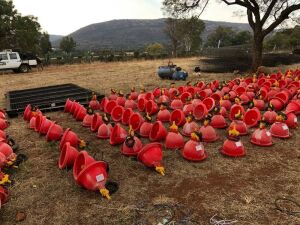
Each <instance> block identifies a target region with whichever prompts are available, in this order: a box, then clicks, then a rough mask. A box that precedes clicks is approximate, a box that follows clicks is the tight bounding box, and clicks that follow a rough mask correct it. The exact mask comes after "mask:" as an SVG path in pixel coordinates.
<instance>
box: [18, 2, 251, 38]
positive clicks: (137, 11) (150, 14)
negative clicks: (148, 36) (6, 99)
mask: <svg viewBox="0 0 300 225" xmlns="http://www.w3.org/2000/svg"><path fill="white" fill-rule="evenodd" d="M13 2H14V4H15V6H16V9H17V10H18V11H19V12H20V13H22V14H24V15H28V14H30V15H34V16H36V17H38V20H39V22H40V24H41V25H42V28H43V29H44V30H46V31H48V33H50V34H62V35H66V34H69V33H71V32H73V31H75V30H77V29H79V28H81V27H84V26H86V25H89V24H91V23H98V22H103V21H108V20H112V19H155V18H161V17H163V15H162V12H161V2H162V0H84V1H78V0H14V1H13ZM233 11H234V8H232V7H227V6H225V7H224V5H220V4H216V3H212V4H211V5H209V7H208V8H207V10H206V11H205V13H204V14H203V15H202V16H201V18H202V19H209V20H222V21H231V22H240V21H241V19H240V18H235V17H233V16H232V15H233ZM244 22H246V21H245V20H244Z"/></svg>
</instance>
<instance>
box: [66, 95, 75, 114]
mask: <svg viewBox="0 0 300 225" xmlns="http://www.w3.org/2000/svg"><path fill="white" fill-rule="evenodd" d="M72 105H73V101H71V100H70V99H69V98H68V99H67V101H66V103H65V107H64V112H66V113H68V112H70V111H71V108H72Z"/></svg>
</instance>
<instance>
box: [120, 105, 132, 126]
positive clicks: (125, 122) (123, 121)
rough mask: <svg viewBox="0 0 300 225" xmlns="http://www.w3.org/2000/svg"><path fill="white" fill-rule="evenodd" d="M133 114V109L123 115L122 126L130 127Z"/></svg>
mask: <svg viewBox="0 0 300 225" xmlns="http://www.w3.org/2000/svg"><path fill="white" fill-rule="evenodd" d="M132 114H133V110H132V109H131V108H128V109H126V110H125V111H124V113H123V115H122V124H124V125H128V123H129V119H130V116H131V115H132Z"/></svg>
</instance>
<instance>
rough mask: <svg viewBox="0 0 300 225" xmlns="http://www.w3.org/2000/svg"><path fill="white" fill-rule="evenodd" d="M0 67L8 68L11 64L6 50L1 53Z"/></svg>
mask: <svg viewBox="0 0 300 225" xmlns="http://www.w3.org/2000/svg"><path fill="white" fill-rule="evenodd" d="M0 59H1V60H0V69H8V68H9V65H8V61H9V60H8V55H7V53H6V52H2V53H0Z"/></svg>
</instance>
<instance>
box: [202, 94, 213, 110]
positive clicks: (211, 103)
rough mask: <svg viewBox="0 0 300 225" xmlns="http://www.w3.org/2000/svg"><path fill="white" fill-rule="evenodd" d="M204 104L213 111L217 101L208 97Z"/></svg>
mask: <svg viewBox="0 0 300 225" xmlns="http://www.w3.org/2000/svg"><path fill="white" fill-rule="evenodd" d="M203 104H204V105H205V106H206V108H207V110H208V111H211V110H212V109H213V108H214V107H215V100H214V99H213V98H211V97H208V98H205V99H204V100H203Z"/></svg>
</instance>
